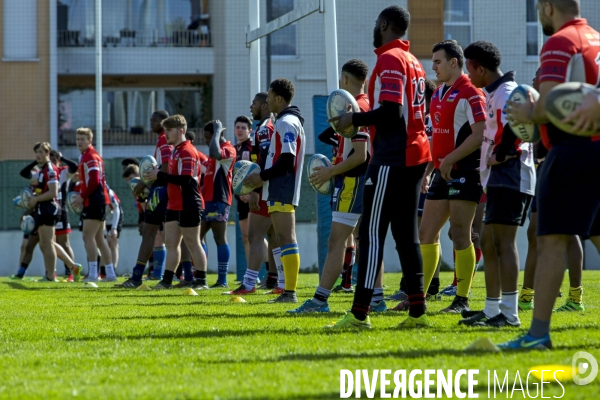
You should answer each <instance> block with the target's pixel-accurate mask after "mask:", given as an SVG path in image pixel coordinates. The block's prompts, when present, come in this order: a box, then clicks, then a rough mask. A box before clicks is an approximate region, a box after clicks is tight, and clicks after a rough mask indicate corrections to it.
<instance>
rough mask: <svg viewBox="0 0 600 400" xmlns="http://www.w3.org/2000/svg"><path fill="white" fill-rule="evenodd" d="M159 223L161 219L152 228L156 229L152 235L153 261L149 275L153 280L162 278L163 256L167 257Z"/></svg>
mask: <svg viewBox="0 0 600 400" xmlns="http://www.w3.org/2000/svg"><path fill="white" fill-rule="evenodd" d="M161 225H162V221H161V223H160V224H157V225H156V227H155V228H154V230H156V235H155V236H154V243H153V245H152V258H153V260H154V262H153V268H152V275H151V277H152V279H155V280H160V279H162V274H163V272H164V270H165V258H166V257H167V248H166V247H165V238H164V232H163V231H161V229H160V227H161ZM145 250H146V249H145ZM182 256H183V254H182Z"/></svg>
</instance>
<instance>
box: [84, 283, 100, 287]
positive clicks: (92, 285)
mask: <svg viewBox="0 0 600 400" xmlns="http://www.w3.org/2000/svg"><path fill="white" fill-rule="evenodd" d="M84 287H88V288H97V287H98V285H96V284H95V283H94V282H87V283H86V284H85V285H84Z"/></svg>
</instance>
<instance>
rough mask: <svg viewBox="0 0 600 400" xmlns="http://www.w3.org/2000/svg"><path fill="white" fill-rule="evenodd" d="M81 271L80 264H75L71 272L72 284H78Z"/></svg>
mask: <svg viewBox="0 0 600 400" xmlns="http://www.w3.org/2000/svg"><path fill="white" fill-rule="evenodd" d="M81 271H83V266H82V265H81V264H75V267H74V268H73V271H72V273H73V281H74V282H79V281H80V280H81Z"/></svg>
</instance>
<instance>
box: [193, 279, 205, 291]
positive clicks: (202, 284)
mask: <svg viewBox="0 0 600 400" xmlns="http://www.w3.org/2000/svg"><path fill="white" fill-rule="evenodd" d="M192 289H198V290H208V285H207V284H206V282H202V281H200V279H198V278H196V279H194V280H193V281H192Z"/></svg>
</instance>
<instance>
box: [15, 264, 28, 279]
mask: <svg viewBox="0 0 600 400" xmlns="http://www.w3.org/2000/svg"><path fill="white" fill-rule="evenodd" d="M28 267H29V264H25V263H21V266H20V267H19V270H18V271H17V276H18V277H19V278H22V277H24V276H25V274H26V273H27V268H28Z"/></svg>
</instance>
